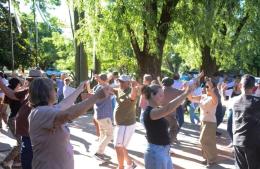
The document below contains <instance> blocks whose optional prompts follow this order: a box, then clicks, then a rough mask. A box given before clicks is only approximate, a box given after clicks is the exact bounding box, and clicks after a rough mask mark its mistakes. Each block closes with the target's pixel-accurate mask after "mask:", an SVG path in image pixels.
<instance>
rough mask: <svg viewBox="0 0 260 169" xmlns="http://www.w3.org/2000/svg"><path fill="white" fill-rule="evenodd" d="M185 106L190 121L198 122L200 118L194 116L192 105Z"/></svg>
mask: <svg viewBox="0 0 260 169" xmlns="http://www.w3.org/2000/svg"><path fill="white" fill-rule="evenodd" d="M187 108H188V111H189V113H190V122H191V123H193V124H197V123H199V122H200V119H199V118H198V117H197V116H196V114H195V109H194V107H193V106H192V105H188V107H187ZM195 120H196V122H195Z"/></svg>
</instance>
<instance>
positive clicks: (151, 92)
mask: <svg viewBox="0 0 260 169" xmlns="http://www.w3.org/2000/svg"><path fill="white" fill-rule="evenodd" d="M191 88H192V87H189V86H186V88H185V92H184V93H183V94H181V95H180V96H178V97H177V98H176V99H174V100H172V101H170V102H169V103H168V104H166V105H165V106H163V107H162V106H161V103H162V100H163V98H164V94H163V90H162V87H161V86H160V85H157V84H154V85H150V86H144V87H143V88H142V94H143V95H144V96H145V97H146V99H147V100H148V102H149V105H148V107H147V108H146V110H145V111H144V126H145V129H146V135H147V137H146V138H147V141H148V147H147V150H146V152H145V156H144V159H145V168H146V169H173V164H172V161H171V157H170V155H169V151H170V137H169V134H168V122H167V120H166V119H165V118H164V117H165V116H167V115H168V114H170V113H172V112H174V111H175V109H176V108H177V107H178V106H179V105H180V104H181V103H182V102H183V100H185V98H186V97H187V96H188V94H189V93H190V92H191Z"/></svg>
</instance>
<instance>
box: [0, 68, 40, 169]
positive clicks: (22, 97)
mask: <svg viewBox="0 0 260 169" xmlns="http://www.w3.org/2000/svg"><path fill="white" fill-rule="evenodd" d="M41 75H42V73H41V71H40V70H36V69H32V70H30V71H29V76H28V78H27V81H29V82H30V81H32V80H33V79H34V78H36V77H41ZM0 81H1V79H0ZM0 88H1V89H2V90H3V91H4V93H5V94H6V96H8V97H9V98H10V99H13V100H18V101H20V102H21V107H20V108H19V111H18V112H17V115H16V119H15V137H17V140H18V145H17V146H15V147H14V148H13V149H12V150H11V151H10V152H9V154H8V155H7V156H6V157H5V159H4V160H3V162H2V163H1V165H2V166H3V167H4V168H8V167H10V166H9V162H10V161H11V160H14V159H16V158H19V151H20V146H21V144H22V145H23V146H22V149H21V153H22V154H21V162H22V167H23V168H24V165H23V164H24V161H26V162H27V161H29V159H28V158H26V159H25V160H24V159H23V157H24V155H23V150H24V148H25V147H26V148H27V145H28V144H26V143H25V142H24V139H23V137H24V136H26V137H28V138H29V134H28V120H27V117H28V115H29V113H30V111H31V108H29V104H27V102H28V98H27V97H28V86H27V87H23V89H22V90H19V91H14V90H12V89H10V88H8V87H7V86H5V85H4V84H3V83H1V82H0ZM24 110H26V111H25V112H26V113H25V114H26V115H25V116H24V117H22V118H21V114H23V113H21V112H23V111H24ZM24 133H25V134H24ZM20 137H21V139H20ZM29 147H30V148H31V145H29ZM26 152H27V153H28V151H26ZM31 158H32V152H31ZM26 169H29V168H28V167H27V168H26Z"/></svg>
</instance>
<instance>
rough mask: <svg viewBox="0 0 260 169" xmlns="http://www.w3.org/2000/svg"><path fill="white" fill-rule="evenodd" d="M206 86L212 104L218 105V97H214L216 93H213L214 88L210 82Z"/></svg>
mask: <svg viewBox="0 0 260 169" xmlns="http://www.w3.org/2000/svg"><path fill="white" fill-rule="evenodd" d="M207 85H208V92H209V93H210V95H211V98H212V104H214V105H216V104H218V96H217V95H216V92H215V91H214V89H215V88H214V87H213V84H212V82H211V80H210V81H208V82H207Z"/></svg>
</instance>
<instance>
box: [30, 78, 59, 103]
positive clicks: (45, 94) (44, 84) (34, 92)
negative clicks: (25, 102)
mask: <svg viewBox="0 0 260 169" xmlns="http://www.w3.org/2000/svg"><path fill="white" fill-rule="evenodd" d="M53 90H54V85H53V82H52V80H50V79H48V78H36V79H34V80H33V81H32V82H31V84H30V87H29V101H30V104H31V106H33V107H37V106H45V105H48V103H49V100H50V97H51V92H52V91H53Z"/></svg>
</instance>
